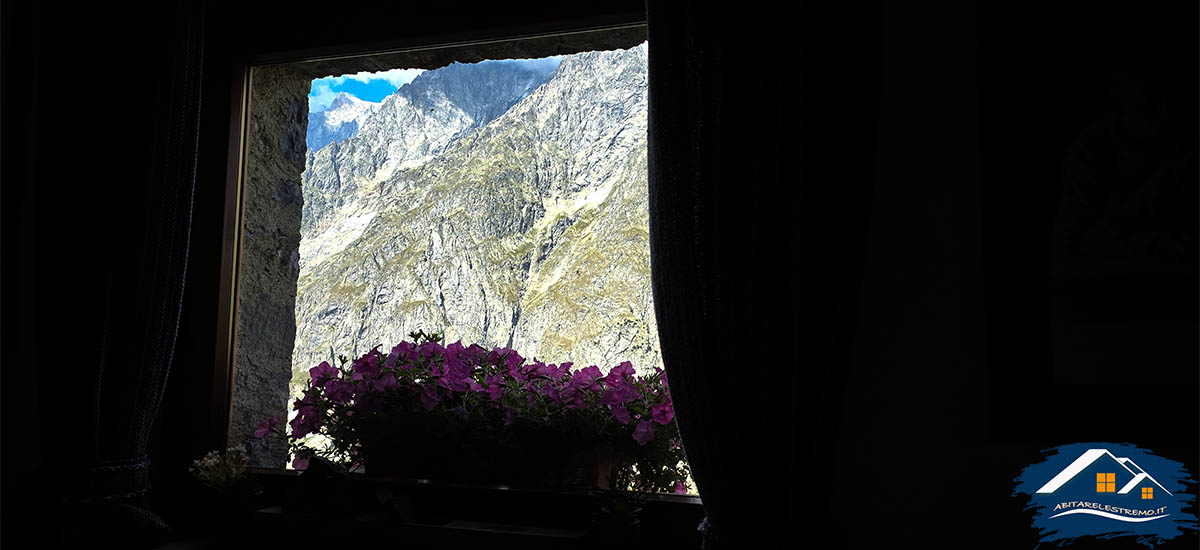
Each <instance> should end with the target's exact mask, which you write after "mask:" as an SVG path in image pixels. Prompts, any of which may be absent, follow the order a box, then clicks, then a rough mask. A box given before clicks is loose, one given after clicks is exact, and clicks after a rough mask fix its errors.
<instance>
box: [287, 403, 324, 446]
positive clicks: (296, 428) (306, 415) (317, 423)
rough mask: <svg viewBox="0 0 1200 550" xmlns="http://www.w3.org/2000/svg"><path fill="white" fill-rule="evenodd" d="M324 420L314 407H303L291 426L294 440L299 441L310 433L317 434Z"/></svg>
mask: <svg viewBox="0 0 1200 550" xmlns="http://www.w3.org/2000/svg"><path fill="white" fill-rule="evenodd" d="M322 424H323V420H322V419H321V413H319V412H317V409H315V408H313V407H303V408H301V409H300V410H299V411H297V414H296V418H293V419H292V421H291V422H289V425H290V426H291V427H292V439H299V438H301V437H304V436H306V435H308V434H310V433H315V432H316V431H317V430H319V429H320V428H321V425H322Z"/></svg>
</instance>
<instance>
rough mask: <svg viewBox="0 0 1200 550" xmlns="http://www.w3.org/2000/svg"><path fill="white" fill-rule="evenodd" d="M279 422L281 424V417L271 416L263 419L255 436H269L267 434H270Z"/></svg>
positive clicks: (260, 437)
mask: <svg viewBox="0 0 1200 550" xmlns="http://www.w3.org/2000/svg"><path fill="white" fill-rule="evenodd" d="M278 424H279V419H278V418H275V417H273V416H272V417H271V418H268V419H266V420H263V421H262V423H261V424H259V425H258V429H256V430H254V437H257V438H259V439H262V438H264V437H267V435H269V434H270V433H271V432H272V431H274V430H275V426H276V425H278Z"/></svg>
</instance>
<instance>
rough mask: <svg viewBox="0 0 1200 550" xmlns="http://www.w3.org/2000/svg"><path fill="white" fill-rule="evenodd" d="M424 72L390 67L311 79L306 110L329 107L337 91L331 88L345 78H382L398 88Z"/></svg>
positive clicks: (345, 79)
mask: <svg viewBox="0 0 1200 550" xmlns="http://www.w3.org/2000/svg"><path fill="white" fill-rule="evenodd" d="M423 72H425V69H392V70H390V71H380V72H377V73H371V72H366V71H363V72H358V73H354V74H344V75H341V76H327V77H325V78H318V79H316V80H313V82H312V89H311V91H310V92H309V94H308V110H309V112H313V113H315V112H317V111H323V110H325V109H328V108H329V104H330V103H333V99H334V98H335V97H337V94H338V93H337V92H336V91H334V90H333V88H335V87H337V86H341V85H342V84H345V83H346V81H347V80H357V81H359V82H362V83H363V84H370V83H371V82H372V81H378V80H384V81H387V83H388V85H389V86H392V87H393V88H399V87H401V86H403V85H405V84H408V83H409V82H412V80H413V79H414V78H416V77H417V75H419V74H421V73H423Z"/></svg>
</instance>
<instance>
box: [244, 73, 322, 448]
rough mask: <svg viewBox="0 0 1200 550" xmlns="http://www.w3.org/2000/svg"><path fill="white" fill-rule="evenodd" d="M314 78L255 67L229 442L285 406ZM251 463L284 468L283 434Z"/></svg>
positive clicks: (255, 444)
mask: <svg viewBox="0 0 1200 550" xmlns="http://www.w3.org/2000/svg"><path fill="white" fill-rule="evenodd" d="M310 86H311V79H308V78H305V77H303V76H301V75H299V74H297V73H296V71H295V70H293V69H292V68H290V67H287V66H284V65H276V66H269V67H256V68H254V70H253V71H252V72H251V84H250V126H249V135H248V136H247V139H248V140H249V142H248V145H249V146H248V148H247V160H246V173H245V183H244V188H243V191H242V193H243V195H242V197H243V198H242V200H243V203H242V247H241V256H240V258H239V262H240V266H239V276H238V327H237V349H236V352H235V362H234V365H235V367H234V384H235V386H234V393H233V411H232V421H231V425H230V434H229V441H230V443H231V444H233V445H236V444H238V443H241V442H245V441H247V440H253V437H252V436H253V433H254V429H255V427H256V426H257V425H258V424H259V422H261V421H262V420H263V419H266V418H268V417H272V416H277V417H282V416H283V414H285V413H286V411H287V410H288V408H289V406H288V389H287V388H288V380H289V379H290V378H291V364H292V358H291V355H292V345H293V341H294V340H295V337H296V319H295V314H294V309H295V304H296V278H297V276H298V275H299V274H300V252H299V247H300V210H301V207H302V206H303V200H302V194H301V189H300V174H301V173H302V172H303V171H304V153H305V144H304V133H305V130H306V128H307V127H308V100H307V96H308V91H309V87H310ZM248 448H249V450H250V451H251V456H252V458H253V464H254V465H258V466H269V467H283V465H284V462H285V461H286V458H287V446H286V444H285V443H284V442H283V441H282V440H280V439H278V438H271V439H268V440H266V441H263V440H253V441H252V442H251V444H250V445H248Z"/></svg>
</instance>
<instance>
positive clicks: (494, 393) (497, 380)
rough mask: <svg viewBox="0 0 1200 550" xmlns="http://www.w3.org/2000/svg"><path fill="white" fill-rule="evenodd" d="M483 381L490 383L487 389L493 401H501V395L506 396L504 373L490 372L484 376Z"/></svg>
mask: <svg viewBox="0 0 1200 550" xmlns="http://www.w3.org/2000/svg"><path fill="white" fill-rule="evenodd" d="M483 381H484V382H486V383H487V385H488V387H487V391H488V395H489V396H491V398H492V401H499V400H500V398H501V397H504V375H503V374H489V375H487V376H484V377H483Z"/></svg>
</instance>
